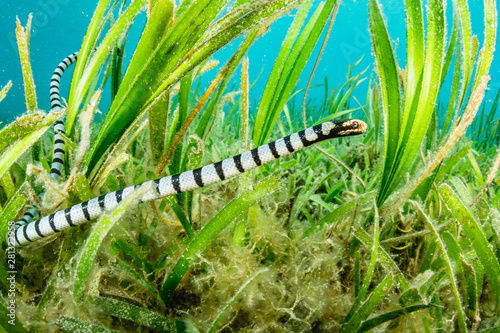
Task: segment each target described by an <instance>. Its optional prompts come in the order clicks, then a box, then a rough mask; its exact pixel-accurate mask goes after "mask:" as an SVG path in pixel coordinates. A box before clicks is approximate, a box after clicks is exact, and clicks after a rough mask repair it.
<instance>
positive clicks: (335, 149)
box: [0, 0, 500, 332]
mask: <svg viewBox="0 0 500 333" xmlns="http://www.w3.org/2000/svg"><path fill="white" fill-rule="evenodd" d="M483 3H484V25H485V31H484V40H482V41H479V40H478V38H477V37H476V36H475V35H473V32H472V28H471V18H470V13H469V9H468V3H467V1H465V0H452V1H451V3H449V4H447V3H446V1H444V0H429V1H428V2H427V3H426V6H424V4H423V3H422V1H421V0H407V1H406V2H405V6H406V27H407V31H406V34H407V44H406V46H405V49H406V63H404V64H401V62H400V61H398V59H397V58H396V56H395V47H394V46H393V45H394V43H393V40H394V39H395V37H397V36H392V38H391V37H390V36H389V34H388V30H387V25H386V22H385V20H384V17H383V9H382V8H381V6H380V4H379V2H378V1H377V0H368V3H367V6H368V8H369V33H370V36H371V41H372V48H373V54H374V58H375V64H374V69H375V72H374V73H373V74H372V75H369V74H367V73H366V72H365V71H362V72H360V73H359V74H353V72H354V71H355V70H356V68H355V66H356V64H355V65H353V66H352V67H350V68H349V74H348V76H347V79H346V82H345V83H342V84H339V85H338V86H337V87H336V88H335V89H331V82H328V79H327V78H325V84H324V88H325V96H324V100H322V101H316V100H311V99H309V100H308V99H307V91H308V90H309V88H310V84H311V82H310V81H309V83H308V84H307V86H304V87H301V86H299V85H298V81H299V78H300V76H301V74H302V73H303V72H304V68H305V65H306V63H307V62H308V61H310V62H314V61H316V65H315V66H314V68H315V69H316V67H317V65H318V61H319V58H320V56H321V52H320V55H319V56H318V58H317V59H313V58H311V54H312V52H313V50H314V49H315V48H321V49H322V48H323V47H324V45H325V43H326V41H327V39H328V35H329V32H330V29H331V27H332V25H333V24H334V19H335V15H342V7H339V6H338V4H337V3H336V1H335V0H326V1H325V2H322V3H321V4H319V5H318V6H317V7H313V6H312V5H311V4H312V0H303V1H298V0H295V1H294V0H273V1H271V0H255V1H245V0H236V1H233V2H228V1H219V0H198V1H189V0H185V1H182V2H180V3H179V4H175V3H174V2H173V1H171V0H156V1H154V0H151V1H146V0H135V1H132V2H126V1H119V0H118V1H111V0H100V1H99V2H98V4H97V7H96V10H95V12H94V15H93V17H92V19H91V22H90V24H89V27H88V30H87V34H86V35H85V37H84V39H83V43H82V45H81V48H80V50H79V52H78V55H77V56H76V55H75V56H74V59H73V58H67V59H70V60H68V61H67V62H66V60H65V65H64V66H63V68H62V69H61V68H60V69H56V72H55V73H57V74H54V75H55V77H56V79H55V81H57V86H58V85H59V80H69V75H68V74H66V76H64V75H62V72H63V71H64V69H65V67H68V66H70V65H71V66H74V67H75V68H74V73H73V77H72V80H71V89H70V93H69V96H68V98H67V102H63V101H61V108H59V107H57V102H58V101H59V100H58V99H57V100H56V99H54V102H53V103H52V107H53V108H52V110H51V112H43V111H40V110H38V107H37V98H38V95H37V91H36V89H35V82H34V80H33V76H32V74H31V65H30V53H29V39H30V36H29V34H30V25H31V23H30V19H28V23H27V25H26V27H25V28H23V27H22V26H21V23H20V22H19V21H18V23H17V29H16V36H17V38H18V46H19V53H20V59H21V64H22V70H23V78H24V87H25V97H26V110H27V112H26V113H25V114H24V115H22V116H20V117H18V118H17V119H16V121H14V122H12V123H11V124H6V125H4V124H2V125H3V127H2V128H1V129H0V151H1V155H0V185H1V187H0V235H1V236H2V237H1V242H2V254H3V255H2V260H0V262H1V264H0V293H1V298H0V300H1V301H0V313H1V315H0V327H1V328H2V331H6V332H31V331H33V332H52V331H56V332H57V331H62V332H114V331H122V332H128V331H137V332H216V331H217V332H219V331H220V332H237V331H238V332H240V331H241V332H261V331H264V332H337V331H339V332H364V331H369V330H373V331H376V330H378V331H394V332H400V331H415V332H433V331H436V332H449V331H461V332H466V331H481V332H497V331H500V318H499V314H500V264H499V258H500V205H499V201H500V178H499V177H497V172H498V168H499V166H500V150H499V149H498V143H499V140H500V120H499V118H496V110H497V105H498V98H499V96H500V92H494V93H495V94H496V98H495V99H494V103H493V105H492V106H491V107H489V108H487V107H486V106H485V105H484V104H483V103H482V102H483V99H484V96H485V93H486V91H487V89H488V82H489V80H490V77H489V76H488V73H489V69H490V65H491V63H492V60H493V52H494V50H495V43H496V30H497V4H496V1H495V0H484V1H483ZM446 6H451V7H452V11H453V22H446V21H447V17H446V15H445V13H446ZM142 10H146V11H147V16H148V20H147V23H146V25H145V27H144V30H143V33H142V37H141V39H140V41H139V42H138V43H137V45H131V44H130V43H127V33H128V31H129V29H130V27H131V26H132V25H133V24H135V22H134V19H135V17H136V16H137V15H138V14H139V13H140V12H141V11H142ZM290 12H292V13H294V20H293V22H292V24H291V26H290V27H289V30H288V33H287V35H286V37H285V39H284V41H283V43H282V45H281V46H280V50H279V54H278V57H277V58H276V60H275V62H274V67H273V69H272V71H271V73H269V76H268V77H267V78H266V79H267V84H266V88H265V90H264V92H263V94H262V96H252V98H255V99H257V100H258V101H259V102H258V105H257V106H256V107H255V108H252V107H251V105H250V102H249V101H250V88H251V86H252V83H251V82H249V75H248V72H249V68H251V63H250V61H249V60H248V59H247V58H246V53H247V51H248V49H249V48H250V46H251V45H252V44H253V43H254V42H255V41H256V40H257V39H258V38H259V37H260V36H262V35H263V34H265V32H266V31H267V29H268V28H269V27H270V25H271V24H272V23H273V22H274V21H275V20H277V19H278V18H279V17H280V16H282V15H285V14H287V13H290ZM447 26H448V27H449V26H451V29H447ZM450 31H451V33H450ZM321 36H324V39H322V38H321ZM233 40H234V43H239V45H238V47H237V48H236V50H235V52H234V54H233V55H232V56H231V57H230V58H229V59H228V60H227V62H226V63H224V64H223V66H222V67H221V68H220V69H218V72H217V73H216V75H215V78H214V79H213V80H212V81H211V82H209V84H207V85H206V86H205V85H204V83H205V82H204V79H203V75H204V74H205V73H206V72H207V71H215V69H214V67H216V65H217V60H216V59H214V56H213V55H214V53H215V52H216V51H217V50H219V49H221V48H222V47H224V46H225V45H226V44H228V43H229V42H230V41H233ZM332 42H333V43H334V42H335V41H334V40H330V43H332ZM401 47H403V46H402V45H400V46H399V48H401ZM124 52H129V53H131V54H133V56H132V58H131V60H130V62H128V63H126V62H125V61H124ZM76 57H78V60H77V59H76ZM58 60H59V59H58ZM73 62H74V64H72V63H73ZM263 75H265V74H263ZM313 75H314V72H313V73H311V74H310V76H311V78H312V76H313ZM232 77H236V78H237V80H236V82H237V83H236V84H233V83H232V82H233V81H231V78H232ZM447 77H449V78H450V79H451V82H452V84H451V89H448V88H446V85H445V84H444V81H445V78H447ZM366 79H368V88H367V91H366V92H359V88H360V86H359V84H360V83H361V82H363V81H364V80H366ZM55 81H54V76H53V78H52V81H51V94H50V98H51V99H53V98H55V97H56V96H55V95H57V97H58V89H56V88H57V87H55V84H56V83H55ZM10 86H11V84H10V83H7V84H6V85H5V86H4V87H3V88H2V89H1V92H0V101H1V100H2V99H3V98H4V97H5V95H6V94H8V91H9V89H10ZM53 89H56V90H57V93H56V90H53ZM104 89H110V91H111V96H112V103H111V106H110V109H109V110H107V111H106V112H105V115H98V116H96V114H99V110H98V106H99V100H100V98H101V93H102V91H103V90H104ZM356 89H357V90H356ZM354 91H357V93H363V94H366V104H364V105H363V104H360V103H358V102H357V100H356V99H355V98H354V95H353V93H354ZM38 93H39V92H38ZM300 93H304V99H303V100H302V101H300V102H298V101H297V100H298V95H299V94H300ZM44 96H45V95H44ZM445 96H446V97H445ZM43 98H46V97H43ZM54 103H56V104H54ZM299 104H300V106H299ZM352 118H357V119H360V121H358V122H357V123H356V125H355V126H356V128H358V127H359V126H361V125H362V131H361V132H364V130H365V129H366V132H364V134H363V135H360V136H355V137H350V136H349V137H338V138H335V139H333V140H328V141H325V142H322V143H317V144H314V145H313V147H309V148H306V149H304V150H301V151H299V152H296V153H293V154H289V155H288V153H292V152H295V151H296V150H298V149H300V148H302V147H300V148H297V147H298V145H300V142H302V144H304V143H307V142H311V143H312V142H313V141H314V142H316V141H320V140H319V137H321V136H326V133H328V132H323V130H325V131H326V127H324V125H321V126H317V125H319V124H322V123H326V124H342V123H349V124H352V123H351V122H348V121H347V120H348V119H352ZM63 119H64V120H65V122H64V123H63V122H62V121H63ZM363 122H364V123H366V125H367V126H366V128H365V124H364V123H363ZM54 125H55V126H54ZM63 126H64V128H63ZM310 126H315V127H314V130H306V131H304V132H299V133H303V135H302V136H301V135H298V136H293V135H292V136H290V137H289V135H290V134H292V133H295V132H298V131H301V130H305V128H307V127H310ZM332 126H334V125H332ZM53 127H55V133H54V131H53V130H52V128H53ZM361 132H359V133H355V134H360V133H361ZM339 133H340V132H339ZM349 134H350V133H348V134H346V135H349ZM314 135H317V137H315V136H314ZM343 135H344V134H342V135H338V136H343ZM282 137H284V138H288V139H280V138H282ZM299 138H300V140H299ZM316 139H318V140H316ZM274 140H278V141H279V140H281V141H279V142H285V141H286V140H288V143H289V144H290V147H291V148H289V146H287V145H288V143H287V144H286V145H285V144H284V143H283V146H282V147H283V149H285V147H286V149H288V152H287V156H284V155H285V154H284V153H280V152H278V151H276V152H275V151H274V150H272V148H271V147H272V144H268V143H269V142H271V141H274ZM294 140H295V141H294ZM54 143H55V145H54ZM263 145H264V147H267V148H265V149H268V150H259V149H260V148H259V149H257V150H256V149H255V148H257V147H259V146H263ZM277 146H279V144H278V143H276V147H277ZM303 146H306V144H304V145H303ZM252 149H253V150H252ZM61 150H62V151H61ZM283 151H284V150H283ZM53 152H54V154H53ZM245 152H246V153H245ZM265 152H267V155H265ZM238 154H241V157H240V158H243V156H252V158H253V160H254V161H255V167H256V168H255V169H253V167H252V168H250V167H246V166H245V164H244V163H243V164H242V165H239V166H238V164H237V158H236V157H232V156H235V155H236V156H239V155H238ZM271 154H272V155H273V156H274V157H272V158H271V157H269V161H270V163H267V164H265V163H262V165H260V164H261V163H260V162H259V163H257V161H259V158H261V157H263V156H271ZM53 155H54V156H53ZM277 155H279V156H277ZM281 156H283V157H281ZM53 157H55V158H53ZM276 157H281V158H279V159H278V158H276ZM56 158H57V159H59V160H58V161H56V163H57V168H56V169H57V171H54V170H53V168H54V163H52V164H51V161H52V162H54V160H55V159H56ZM226 158H228V159H229V160H231V161H234V166H233V167H232V169H234V170H235V171H234V172H235V173H234V174H235V175H236V174H238V175H239V174H240V173H241V175H239V176H238V177H236V178H231V179H228V180H224V181H219V180H222V179H225V177H224V176H221V175H220V173H219V171H220V170H219V171H217V172H218V173H217V174H218V177H219V178H220V179H218V181H217V182H214V184H212V185H211V186H208V187H202V185H205V184H207V183H206V182H204V180H206V179H207V178H204V174H203V173H201V174H199V175H198V177H199V178H195V177H196V176H195V175H194V174H195V173H194V172H192V173H187V174H192V175H193V176H192V177H193V178H192V180H191V183H192V184H194V183H196V186H195V187H192V188H194V190H192V191H180V190H176V192H177V193H176V194H174V195H169V196H165V197H161V198H160V197H157V198H155V200H152V201H149V202H143V201H145V200H142V198H144V196H146V195H147V193H149V192H148V191H149V190H151V187H149V188H148V187H147V186H140V187H137V188H135V187H134V186H135V185H138V184H141V183H145V182H146V184H154V183H155V182H154V181H153V182H148V181H150V180H156V179H159V178H160V177H167V178H166V179H169V182H170V183H169V184H170V185H171V186H172V187H174V188H175V187H176V186H179V188H181V189H185V188H184V187H183V186H184V185H183V184H185V183H187V180H186V178H182V177H177V178H176V175H178V174H180V173H183V172H186V171H189V170H196V169H199V168H201V167H203V166H210V167H213V168H214V170H215V168H216V167H215V166H212V163H214V162H218V161H221V160H223V159H226ZM216 164H217V163H216ZM259 165H260V166H259ZM240 167H241V170H240ZM232 169H230V168H226V169H224V168H222V171H223V172H226V171H229V170H232ZM236 169H237V170H236ZM249 169H253V170H252V171H248V172H245V173H243V171H247V170H249ZM58 173H60V175H57V176H53V175H54V174H58ZM185 175H186V174H185ZM213 175H214V177H215V173H214V174H213ZM174 179H177V180H176V181H177V182H178V183H175V181H174ZM151 186H152V185H151ZM193 186H194V185H193ZM129 187H130V188H132V190H131V192H130V193H129V192H127V193H128V194H127V195H126V196H125V195H123V197H122V194H124V193H125V192H124V191H122V190H123V189H124V188H129ZM153 190H157V191H158V192H161V191H162V187H161V183H159V184H158V187H156V188H153ZM115 191H116V192H115ZM181 192H182V193H181ZM109 193H114V194H113V196H116V202H115V204H114V205H113V208H112V209H107V211H106V212H105V213H104V214H102V215H100V216H99V217H98V218H97V219H94V222H92V223H86V224H81V225H77V226H75V227H72V228H68V230H65V231H63V232H62V233H55V229H56V227H55V225H54V223H56V222H57V221H59V220H58V218H56V217H55V215H52V214H54V213H56V212H58V211H60V210H62V209H66V211H68V212H71V211H72V209H73V210H75V211H76V210H78V212H80V211H81V212H82V213H81V214H84V215H86V214H87V213H88V211H86V210H85V209H87V208H84V207H88V206H87V205H89V204H88V203H87V201H89V200H90V201H89V202H92V200H91V199H93V198H96V197H98V198H109V196H106V195H107V194H109ZM118 193H119V194H118ZM160 194H161V193H160ZM118 197H119V198H120V199H118ZM102 205H103V206H104V207H111V206H108V204H107V202H106V201H103V203H102ZM70 207H77V208H70ZM35 210H36V211H39V213H40V216H41V217H43V216H47V218H46V219H47V220H48V221H49V222H48V223H49V225H51V226H50V227H51V228H52V229H54V232H51V233H50V234H51V236H46V237H43V239H39V240H37V241H34V242H32V243H30V242H29V241H27V242H26V243H29V244H27V246H24V247H20V246H19V247H14V246H11V245H13V244H10V241H9V242H8V241H7V239H6V237H5V236H7V235H9V234H10V233H11V232H12V231H13V230H14V228H15V226H14V224H13V222H15V221H22V219H25V218H26V213H29V212H32V211H35ZM29 214H31V213H29ZM56 214H57V213H56ZM51 216H52V217H51ZM57 216H58V215H57ZM69 216H70V219H69V220H68V221H70V220H71V218H72V215H71V213H70V215H69ZM30 219H31V218H30ZM36 219H38V217H34V221H35V220H36ZM85 220H91V218H87V217H86V216H85ZM54 221H56V222H54ZM18 223H19V222H18ZM37 223H39V222H32V224H24V223H19V224H18V226H20V227H19V229H18V233H16V236H17V235H18V234H19V237H20V238H21V239H26V240H28V237H29V234H28V227H27V226H30V227H29V228H37V227H36V226H40V225H41V224H37ZM30 230H31V229H30ZM32 230H35V229H32ZM36 230H37V229H36ZM36 230H35V231H33V232H37V233H38V231H36ZM23 234H24V235H23ZM52 234H53V235H52ZM44 235H45V234H44ZM47 235H48V234H47ZM23 237H24V238H23ZM40 238H42V237H40ZM18 243H20V242H18Z"/></svg>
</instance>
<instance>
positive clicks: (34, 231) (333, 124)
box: [8, 54, 367, 246]
mask: <svg viewBox="0 0 500 333" xmlns="http://www.w3.org/2000/svg"><path fill="white" fill-rule="evenodd" d="M76 56H77V54H72V55H71V56H69V57H68V58H66V59H65V60H68V59H69V60H70V63H69V64H71V63H72V62H74V61H76ZM73 58H74V60H73ZM63 63H64V65H63V66H61V65H62V64H63ZM69 64H68V63H67V62H65V61H63V62H62V63H61V64H60V65H59V66H58V68H57V69H56V72H55V73H54V76H53V77H52V81H51V102H52V109H55V108H57V107H58V108H61V105H60V102H59V89H58V86H59V79H60V78H61V74H62V71H64V70H65V69H66V67H67V66H69ZM56 73H57V74H56ZM54 78H56V80H54ZM56 83H57V84H56ZM54 127H55V135H54V143H55V147H54V162H53V163H52V170H51V175H53V174H55V176H53V177H56V176H59V177H60V175H61V169H62V166H63V164H62V163H63V162H62V161H63V159H62V155H60V154H63V152H64V151H63V150H62V144H63V142H61V141H62V138H61V137H60V135H59V133H61V132H62V131H64V123H63V122H62V121H60V120H59V121H58V122H56V123H55V126H54ZM366 128H367V125H366V123H364V122H363V121H361V120H335V121H327V122H324V123H322V124H320V125H316V126H313V127H309V128H307V129H305V130H302V131H299V132H296V133H294V134H291V135H289V136H286V137H284V138H281V139H278V140H276V141H274V142H271V143H268V144H265V145H263V146H260V147H257V148H254V149H252V150H249V151H246V152H244V153H242V154H240V155H236V156H233V157H230V158H227V159H225V160H223V161H220V162H217V163H213V164H209V165H206V166H204V167H201V168H198V169H196V170H190V171H185V172H182V173H180V174H177V175H172V176H166V177H163V178H159V179H156V180H150V181H146V182H144V183H142V184H138V185H135V186H129V187H126V188H124V189H122V190H118V191H115V192H111V193H108V194H105V195H102V196H100V197H97V198H93V199H91V200H89V201H86V202H83V203H80V204H77V205H74V206H72V207H69V208H66V209H63V210H60V211H57V212H55V213H53V214H50V215H48V216H45V217H42V218H41V219H39V220H37V221H33V222H29V223H25V224H24V223H23V224H19V225H18V228H17V229H16V230H15V232H14V233H13V235H8V242H9V244H11V245H13V246H22V245H26V244H29V243H31V242H34V241H36V240H39V239H41V238H44V237H47V236H50V235H54V234H56V233H58V232H61V231H63V230H66V229H68V228H70V227H73V226H77V225H80V224H82V223H85V222H88V221H91V220H94V219H96V218H98V217H100V216H101V215H102V214H103V213H104V212H106V211H112V210H113V209H114V208H116V207H117V206H118V205H119V204H120V202H122V201H123V200H124V199H125V198H127V197H128V196H130V195H131V194H133V193H134V192H135V191H136V190H137V189H139V188H140V187H143V186H148V187H149V189H148V190H147V191H146V192H145V194H144V195H143V196H142V198H140V202H147V201H151V200H155V199H159V198H163V197H166V196H169V195H174V194H178V193H182V192H187V191H191V190H194V189H197V188H201V187H205V186H208V185H211V184H214V183H217V182H220V181H223V180H225V179H228V178H231V177H234V176H237V175H239V174H241V173H243V172H246V171H249V170H251V169H254V168H256V167H258V166H260V165H262V164H265V163H269V162H271V161H274V160H276V159H278V158H280V157H283V156H286V155H289V154H291V153H294V152H297V151H299V150H301V149H303V148H305V147H308V146H310V145H312V144H315V143H318V142H321V141H324V140H327V139H332V138H338V137H346V136H353V135H359V134H363V133H364V132H365V131H366ZM58 136H59V138H58ZM59 140H61V141H59ZM59 144H60V145H61V146H59ZM56 179H58V178H56Z"/></svg>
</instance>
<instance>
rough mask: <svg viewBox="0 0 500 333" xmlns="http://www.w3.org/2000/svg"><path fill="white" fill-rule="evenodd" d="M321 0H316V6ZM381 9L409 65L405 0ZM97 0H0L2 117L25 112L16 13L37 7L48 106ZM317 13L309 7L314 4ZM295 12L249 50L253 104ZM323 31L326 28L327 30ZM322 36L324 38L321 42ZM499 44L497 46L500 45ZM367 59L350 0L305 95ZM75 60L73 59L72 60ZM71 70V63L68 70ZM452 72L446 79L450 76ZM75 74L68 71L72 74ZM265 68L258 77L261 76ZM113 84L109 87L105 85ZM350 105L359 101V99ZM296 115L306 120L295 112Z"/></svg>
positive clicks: (361, 6)
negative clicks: (56, 77)
mask: <svg viewBox="0 0 500 333" xmlns="http://www.w3.org/2000/svg"><path fill="white" fill-rule="evenodd" d="M319 2H320V1H316V0H315V2H314V4H315V5H317V4H318V3H319ZM380 2H381V4H382V6H383V13H384V15H385V18H386V21H387V23H388V27H389V34H390V36H391V39H392V40H393V41H394V44H395V45H396V44H397V45H399V46H398V47H397V56H398V61H399V64H400V66H401V67H404V66H405V53H404V52H405V44H406V32H405V31H406V30H405V12H404V2H403V1H401V0H381V1H380ZM96 4H97V1H70V0H25V1H14V0H11V1H5V0H0V8H1V11H0V51H1V54H2V61H1V65H0V87H3V86H4V85H5V84H6V83H7V82H8V81H9V80H12V83H13V86H12V88H11V89H10V91H9V93H8V95H7V97H6V98H5V99H4V100H3V101H2V102H1V103H0V121H2V122H8V121H12V120H13V119H14V118H15V117H16V116H19V115H21V114H23V113H24V112H25V111H26V107H25V100H24V91H23V81H22V76H21V66H20V64H19V55H18V51H17V45H16V39H15V34H14V31H15V20H16V16H18V17H19V19H20V20H21V23H22V25H23V26H24V25H25V24H26V21H27V18H28V14H29V13H33V24H32V32H31V49H30V55H31V63H32V68H33V75H34V79H35V84H36V87H37V96H38V107H39V108H40V109H42V110H49V108H50V102H49V93H48V91H49V82H50V77H51V75H52V72H53V70H54V68H55V67H56V66H57V65H58V63H59V62H60V61H61V60H62V59H63V58H64V57H66V56H67V55H69V54H71V53H73V52H75V51H77V50H79V48H80V45H81V42H82V40H83V37H84V36H85V32H86V29H87V26H88V24H89V22H90V19H91V17H92V14H93V12H94V9H95V7H96ZM469 7H470V11H471V16H472V29H473V33H474V34H475V35H477V37H478V39H479V41H480V43H482V42H483V32H484V21H483V3H482V1H481V0H469ZM447 8H448V9H447V10H448V15H447V16H448V36H449V34H450V30H451V23H452V20H451V2H448V6H447ZM311 12H312V10H311ZM294 14H295V11H293V12H291V13H290V14H288V15H286V16H285V17H283V18H281V19H279V20H278V21H276V22H274V23H273V24H272V25H271V28H270V30H269V31H268V32H267V33H266V34H265V35H264V36H263V37H261V38H260V39H259V40H258V41H257V42H256V43H255V44H254V45H253V46H252V48H251V49H250V51H249V53H248V57H249V60H250V69H249V71H250V80H251V82H253V81H254V80H256V79H257V78H258V81H257V82H256V84H255V85H254V87H253V88H252V90H251V91H250V96H251V101H252V107H254V109H255V107H256V105H257V104H258V101H259V99H260V96H261V95H262V92H263V90H264V88H265V84H266V82H267V79H268V77H269V74H270V72H271V70H272V66H273V63H274V60H275V59H276V56H277V54H278V51H279V48H280V46H281V43H282V41H283V39H284V37H285V35H286V33H287V30H288V27H289V26H290V24H291V22H292V20H293V15H294ZM145 20H146V16H145V13H141V15H140V16H139V17H138V18H137V21H136V23H135V24H134V26H133V28H132V30H131V32H130V35H129V37H128V43H129V44H128V47H126V49H125V56H126V58H125V63H127V61H128V60H130V57H131V56H132V52H133V45H135V43H137V41H138V39H139V37H140V33H141V31H142V28H143V25H144V22H145ZM325 30H326V29H325ZM322 40H323V39H322V38H321V39H320V42H319V44H321V43H322ZM240 41H241V39H237V40H235V41H233V42H232V43H231V44H229V45H228V46H227V47H225V48H224V49H223V50H221V51H219V52H218V53H217V54H215V56H214V58H215V59H217V60H219V61H220V62H221V65H219V67H220V66H222V65H223V64H224V63H225V61H226V60H227V59H228V58H229V57H230V56H231V54H232V52H234V50H235V49H236V47H237V46H238V45H239V42H240ZM319 48H320V45H317V46H316V49H315V51H314V53H313V56H312V58H311V59H310V61H309V63H308V65H307V67H306V69H305V70H304V74H303V75H302V77H301V80H300V82H299V85H298V88H304V87H305V86H306V84H307V81H308V79H309V75H310V73H311V71H312V67H313V64H314V62H315V60H316V56H317V54H318V51H319ZM497 48H498V47H497ZM498 57H499V56H498V54H496V55H495V58H494V61H493V65H492V68H491V70H490V74H491V77H492V80H491V83H490V91H489V92H488V93H487V95H486V103H487V104H489V105H491V103H492V100H493V99H494V97H495V95H496V92H497V91H498V89H500V61H499V60H498ZM359 59H362V61H361V62H360V64H359V65H358V67H357V68H356V69H355V70H354V74H356V73H358V72H360V71H361V70H363V69H365V68H368V71H367V72H366V74H365V77H367V78H369V77H370V75H371V74H372V70H373V56H372V49H371V43H370V37H369V34H368V11H367V1H366V0H345V1H344V2H343V3H342V4H341V6H340V8H339V12H338V15H337V18H336V20H335V24H334V27H333V30H332V34H331V36H330V39H329V41H328V44H327V46H326V49H325V51H324V53H323V56H322V58H321V61H320V63H319V66H318V69H317V71H316V74H315V77H314V79H313V82H312V83H313V85H321V86H319V87H315V88H312V89H311V90H310V92H309V95H308V97H310V98H314V99H315V100H316V101H317V104H322V103H323V101H324V98H325V89H324V86H322V85H323V83H324V77H325V76H327V77H328V84H329V88H330V89H331V88H335V87H336V86H337V85H342V84H343V83H344V82H345V81H346V73H347V69H348V65H349V64H354V63H355V62H357V61H358V60H359ZM72 67H73V66H72ZM68 72H70V73H72V68H71V69H69V70H68ZM215 73H216V70H212V71H211V72H209V73H207V74H206V75H204V77H203V80H204V84H205V85H207V84H208V82H210V79H211V78H213V77H214V76H215ZM450 74H451V73H449V75H448V78H447V86H449V85H450V84H449V82H450V81H451V80H450V77H451V75H450ZM70 75H71V74H70ZM70 75H67V74H65V75H64V76H63V79H62V83H61V96H62V97H64V98H66V99H67V96H68V91H69V84H70V80H71V76H70ZM259 75H260V77H259ZM235 77H236V78H235V80H234V82H235V83H238V82H239V71H238V72H237V75H236V76H235ZM367 82H368V80H365V82H364V83H363V84H361V85H360V86H359V87H358V88H357V89H356V90H355V92H354V96H355V97H356V99H357V100H358V101H359V103H361V104H363V103H364V102H365V99H366V87H367ZM108 91H109V89H108ZM297 97H298V98H299V100H297V105H301V103H302V97H301V96H300V95H298V96H297ZM447 100H448V97H447V93H445V94H441V96H440V101H442V102H447ZM353 103H354V105H353V104H351V107H357V106H358V105H356V103H355V102H353ZM109 106H110V95H109V92H108V93H107V94H105V95H104V97H103V100H102V101H101V104H100V109H101V111H103V112H106V111H107V110H108V109H109ZM296 121H297V122H300V121H301V120H299V119H297V120H296Z"/></svg>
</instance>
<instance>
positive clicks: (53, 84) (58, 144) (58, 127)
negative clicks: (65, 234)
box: [15, 52, 78, 228]
mask: <svg viewBox="0 0 500 333" xmlns="http://www.w3.org/2000/svg"><path fill="white" fill-rule="evenodd" d="M77 57H78V52H75V53H73V54H70V55H69V56H67V57H66V58H64V59H63V61H61V63H60V64H59V65H58V66H57V68H56V69H55V70H54V74H52V78H51V80H50V107H51V109H52V110H53V111H55V112H59V111H61V109H62V105H61V97H60V95H59V82H60V81H61V76H62V75H63V73H64V71H65V70H66V69H67V68H68V67H69V66H70V65H71V64H73V63H75V62H76V60H77ZM61 134H63V135H64V120H63V119H58V120H56V122H55V123H54V153H53V155H52V165H51V168H50V177H51V178H52V179H55V180H59V179H60V178H61V174H62V170H63V166H64V140H63V137H62V136H61ZM37 216H38V212H37V211H36V210H35V209H33V208H30V209H28V211H27V212H26V213H25V214H24V215H23V217H21V219H20V220H19V221H17V222H16V224H15V226H16V228H17V227H20V226H23V225H25V224H28V223H30V222H31V220H33V218H35V217H37Z"/></svg>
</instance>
